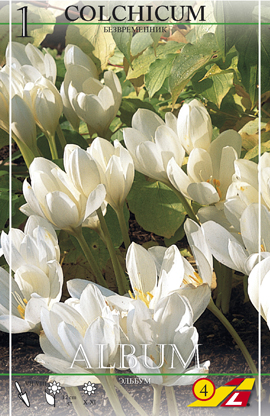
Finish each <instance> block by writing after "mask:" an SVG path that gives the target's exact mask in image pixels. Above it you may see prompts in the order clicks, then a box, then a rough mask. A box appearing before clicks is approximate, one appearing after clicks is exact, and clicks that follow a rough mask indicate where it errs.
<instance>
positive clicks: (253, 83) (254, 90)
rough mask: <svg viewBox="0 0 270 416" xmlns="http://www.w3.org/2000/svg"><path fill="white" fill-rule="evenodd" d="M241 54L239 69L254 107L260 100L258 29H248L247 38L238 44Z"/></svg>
mask: <svg viewBox="0 0 270 416" xmlns="http://www.w3.org/2000/svg"><path fill="white" fill-rule="evenodd" d="M235 46H236V49H237V51H238V53H239V63H238V69H239V72H240V74H241V77H242V83H243V85H244V87H245V89H246V91H247V92H248V94H249V96H250V100H251V103H252V106H254V105H255V103H256V101H257V99H258V32H257V28H256V27H253V26H252V27H248V31H247V30H246V36H242V37H241V38H240V40H239V41H237V42H236V45H235Z"/></svg>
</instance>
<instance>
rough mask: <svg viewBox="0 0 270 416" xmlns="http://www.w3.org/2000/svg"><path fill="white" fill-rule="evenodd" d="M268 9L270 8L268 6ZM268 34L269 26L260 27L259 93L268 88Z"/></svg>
mask: <svg viewBox="0 0 270 416" xmlns="http://www.w3.org/2000/svg"><path fill="white" fill-rule="evenodd" d="M268 9H269V10H270V8H268ZM269 13H270V12H269ZM269 79H270V34H269V26H267V27H266V26H262V27H261V93H262V94H264V93H265V92H266V91H269V90H270V86H269Z"/></svg>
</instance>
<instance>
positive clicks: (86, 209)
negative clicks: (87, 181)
mask: <svg viewBox="0 0 270 416" xmlns="http://www.w3.org/2000/svg"><path fill="white" fill-rule="evenodd" d="M29 173H30V178H31V184H32V186H30V185H29V183H28V182H27V181H26V180H25V181H24V185H23V193H24V197H25V199H26V201H27V204H25V205H23V206H22V207H21V208H20V209H21V211H22V212H23V213H24V214H26V215H32V214H37V215H40V216H41V217H44V218H46V219H47V220H48V221H49V222H50V223H52V224H53V225H54V226H55V227H56V228H60V229H63V230H67V231H71V232H72V231H73V230H74V229H76V228H77V227H79V226H81V225H82V223H83V221H85V220H86V219H87V218H88V217H89V216H90V215H92V214H93V213H94V212H95V211H96V210H97V209H98V208H99V207H100V206H101V204H102V202H103V201H104V198H105V195H106V191H105V188H104V186H103V185H98V186H97V187H96V189H95V190H94V191H93V192H91V194H90V195H89V197H88V198H86V197H85V196H84V195H83V194H81V193H80V192H79V191H78V190H77V189H76V188H75V187H74V185H73V184H72V182H71V180H70V178H69V176H68V175H67V173H66V172H64V171H62V170H61V169H60V168H59V167H58V166H57V165H56V164H55V163H53V162H51V161H50V160H47V159H44V158H41V157H38V158H35V159H34V161H33V162H32V163H31V166H30V169H29Z"/></svg>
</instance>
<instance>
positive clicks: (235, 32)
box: [214, 1, 243, 60]
mask: <svg viewBox="0 0 270 416" xmlns="http://www.w3.org/2000/svg"><path fill="white" fill-rule="evenodd" d="M233 3H234V4H233ZM235 7H237V5H236V2H232V1H229V2H226V3H225V2H223V1H217V2H215V6H214V14H215V18H216V21H217V22H219V23H228V22H231V21H232V16H233V8H235ZM239 30H243V27H240V28H239V27H238V26H235V25H233V26H230V25H226V24H224V25H218V26H217V28H216V39H217V44H218V47H219V50H220V52H221V55H222V58H223V60H225V57H226V55H227V53H228V52H229V50H230V49H231V48H232V47H233V46H234V45H235V42H236V41H237V39H238V38H239Z"/></svg>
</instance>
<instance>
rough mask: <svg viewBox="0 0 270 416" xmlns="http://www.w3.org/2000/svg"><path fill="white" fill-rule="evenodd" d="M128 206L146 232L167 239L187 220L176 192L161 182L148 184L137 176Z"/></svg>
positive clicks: (140, 176) (129, 196) (141, 177)
mask: <svg viewBox="0 0 270 416" xmlns="http://www.w3.org/2000/svg"><path fill="white" fill-rule="evenodd" d="M136 177H137V179H136V180H135V181H134V183H133V186H132V188H131V191H130V193H129V195H128V198H127V200H128V205H129V208H130V210H131V211H132V212H133V213H134V214H135V217H136V220H137V222H138V223H139V224H140V225H141V227H143V228H144V229H145V230H146V231H150V232H153V233H155V234H158V235H161V236H163V237H166V238H170V237H172V236H173V235H174V233H175V232H176V230H177V229H178V228H179V227H180V225H181V224H182V223H183V221H184V219H185V215H186V214H185V210H184V207H183V206H182V204H181V203H180V202H179V199H178V198H177V196H176V195H175V194H174V192H173V191H172V190H171V189H169V188H168V187H167V186H166V185H164V184H163V183H161V182H148V181H146V180H145V179H144V177H143V175H136Z"/></svg>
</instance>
